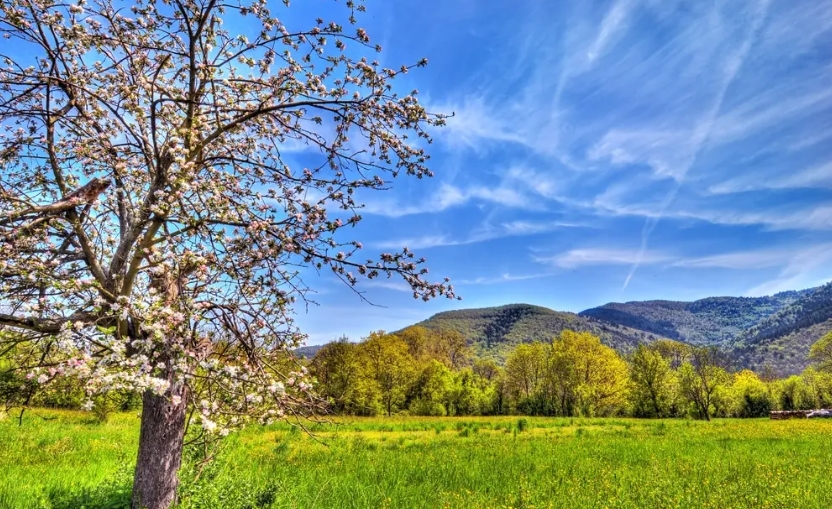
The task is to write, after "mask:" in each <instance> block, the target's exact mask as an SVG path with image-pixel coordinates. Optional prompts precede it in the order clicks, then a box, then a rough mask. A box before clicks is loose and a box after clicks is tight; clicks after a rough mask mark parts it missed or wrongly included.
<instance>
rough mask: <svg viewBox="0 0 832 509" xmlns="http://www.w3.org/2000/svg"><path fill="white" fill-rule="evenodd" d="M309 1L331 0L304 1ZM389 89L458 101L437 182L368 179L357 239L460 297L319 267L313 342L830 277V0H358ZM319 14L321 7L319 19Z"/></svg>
mask: <svg viewBox="0 0 832 509" xmlns="http://www.w3.org/2000/svg"><path fill="white" fill-rule="evenodd" d="M308 5H310V7H309V8H310V9H320V8H323V9H324V12H325V11H326V9H329V8H331V7H333V6H330V5H329V3H328V2H316V3H314V4H308ZM367 8H368V12H367V13H366V15H364V16H363V17H362V18H361V19H360V24H361V25H362V26H364V27H365V28H367V30H368V32H369V34H370V37H371V38H372V40H373V42H378V43H380V44H382V45H383V46H384V48H385V52H384V54H383V61H384V62H383V63H385V64H388V65H392V64H402V63H412V62H415V61H416V60H418V59H419V58H421V57H427V58H428V59H429V62H430V64H429V65H428V67H427V68H425V69H421V70H418V71H414V72H412V73H410V74H408V76H407V81H406V82H403V83H400V86H401V90H403V91H405V92H406V91H408V90H409V89H410V88H413V87H415V88H418V89H419V90H420V94H421V97H422V100H423V102H425V103H426V104H427V105H429V106H430V108H431V109H432V110H433V111H438V112H445V113H450V112H453V113H455V116H454V118H452V119H451V120H450V121H449V122H448V126H447V127H446V128H443V129H441V130H437V131H436V132H435V133H434V144H433V145H432V151H431V154H432V165H431V166H432V169H433V170H434V172H435V174H436V176H435V177H434V178H432V179H423V180H416V179H398V180H396V181H395V182H394V188H393V190H391V191H388V192H383V193H374V194H371V195H367V196H364V198H365V203H366V205H367V207H366V209H365V210H364V212H363V216H364V217H365V220H364V221H363V222H362V223H361V225H360V226H359V227H358V228H357V229H356V230H355V231H354V232H355V238H356V239H357V240H360V241H362V242H363V243H364V246H365V251H366V254H367V255H371V254H377V253H378V252H381V251H388V250H392V249H397V248H401V247H403V246H407V247H409V248H411V249H413V250H414V251H416V252H417V254H418V255H420V256H424V257H426V258H427V259H428V261H429V266H430V268H431V274H432V275H434V276H435V277H436V278H439V277H441V276H448V277H450V278H451V279H452V282H453V283H454V284H455V287H456V289H457V290H458V292H459V293H460V294H461V295H462V296H463V299H464V300H463V301H462V302H451V301H443V300H437V301H434V302H430V303H427V304H425V303H423V302H421V301H416V300H413V298H412V296H410V293H409V292H408V291H407V288H406V287H405V285H404V284H403V283H401V282H400V281H397V280H394V279H391V280H384V281H374V282H370V283H366V282H365V283H364V284H361V286H360V290H361V291H364V292H365V296H366V297H367V298H368V299H369V300H371V301H372V302H374V303H376V304H379V305H383V306H384V307H373V306H369V305H367V304H366V303H364V302H362V301H361V300H360V299H359V298H358V297H357V296H356V295H355V294H354V293H353V292H352V291H351V290H350V289H349V288H346V287H345V286H344V285H343V284H341V283H340V282H338V281H337V280H334V279H333V278H331V277H327V276H326V275H323V276H321V277H320V278H318V277H314V276H313V277H312V278H311V279H310V280H309V281H308V283H309V284H310V285H311V286H312V287H313V288H314V289H316V290H317V291H318V293H317V294H316V295H315V296H314V298H315V300H317V302H318V303H319V304H320V306H318V307H316V306H311V307H309V309H308V311H306V310H305V309H303V308H299V309H298V316H297V321H298V323H299V325H300V326H301V327H302V328H303V329H304V330H305V331H306V332H307V333H308V334H309V335H310V341H309V343H310V344H315V343H322V342H325V341H328V340H331V339H334V338H336V337H338V336H340V335H341V334H346V335H347V336H349V337H350V338H351V339H353V340H358V339H360V338H361V337H362V336H366V335H367V333H368V332H369V331H371V330H376V329H385V330H395V329H398V328H400V327H403V326H406V325H408V324H411V323H414V322H416V321H419V320H422V319H425V318H427V317H428V316H430V315H432V314H434V313H436V312H439V311H442V310H447V309H457V308H462V307H481V306H494V305H501V304H508V303H513V302H526V303H532V304H538V305H542V306H547V307H551V308H553V309H557V310H566V311H580V310H583V309H586V308H589V307H593V306H597V305H600V304H603V303H606V302H610V301H628V300H644V299H679V300H693V299H697V298H702V297H706V296H711V295H766V294H771V293H775V292H778V291H782V290H789V289H799V288H805V287H810V286H816V285H819V284H821V283H824V282H826V281H829V280H830V279H832V2H830V1H828V0H820V1H818V0H811V1H808V0H807V1H804V0H789V1H785V0H771V1H725V2H700V1H683V2H681V1H680V2H674V1H671V0H613V1H604V2H553V1H531V0H516V1H513V2H504V1H487V0H476V1H475V0H444V1H433V0H427V1H419V2H416V1H395V2H380V1H375V2H374V1H370V2H368V3H367ZM322 17H325V18H326V16H322Z"/></svg>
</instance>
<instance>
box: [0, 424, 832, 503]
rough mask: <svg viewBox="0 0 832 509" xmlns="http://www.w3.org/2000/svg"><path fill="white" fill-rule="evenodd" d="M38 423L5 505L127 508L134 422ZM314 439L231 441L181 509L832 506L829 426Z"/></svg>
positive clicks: (397, 428) (185, 495)
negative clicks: (234, 508)
mask: <svg viewBox="0 0 832 509" xmlns="http://www.w3.org/2000/svg"><path fill="white" fill-rule="evenodd" d="M39 413H40V415H39V416H36V415H34V414H31V415H30V416H28V417H26V418H25V419H24V424H23V426H22V427H18V426H17V424H16V422H13V421H10V420H7V421H5V422H1V423H0V507H4V504H5V506H6V507H26V508H28V507H44V508H47V507H52V508H54V507H121V506H123V504H124V503H126V501H127V500H128V498H129V493H128V492H129V482H130V480H129V472H130V469H131V468H132V462H133V455H134V452H135V447H136V436H137V432H138V419H137V418H136V416H135V414H133V415H127V414H122V415H117V416H114V417H113V418H112V419H111V420H110V421H109V422H108V423H107V424H103V425H101V424H94V423H93V422H92V421H88V420H86V419H85V417H84V416H83V415H82V414H77V413H66V412H39ZM44 418H46V419H50V420H46V419H44ZM521 421H522V422H521ZM313 432H314V435H315V436H314V437H310V436H308V435H307V434H305V433H302V432H298V431H296V429H295V428H292V427H290V426H288V425H285V424H281V425H276V426H272V427H268V428H260V427H252V428H249V429H247V430H245V431H244V432H242V433H239V434H236V435H232V437H230V439H229V440H228V441H227V442H226V444H225V447H224V450H223V451H222V453H221V454H220V456H219V459H218V460H217V461H216V462H214V463H213V464H212V465H210V466H209V467H208V468H207V469H206V470H204V471H202V472H201V473H199V475H198V476H197V474H196V471H195V470H194V469H193V468H192V467H191V466H188V467H186V468H185V469H184V471H183V475H182V477H183V484H182V506H183V507H185V508H202V507H205V508H209V507H211V508H213V507H228V508H233V507H239V508H243V507H246V508H256V507H279V508H315V507H318V508H362V509H364V508H376V507H390V508H417V507H418V508H442V507H460V508H463V507H464V508H468V507H483V508H485V507H488V508H509V507H513V508H520V507H525V508H561V507H563V508H576V507H593V508H594V507H598V508H602V507H620V508H647V507H662V508H670V507H680V508H681V507H685V508H687V507H718V508H726V507H731V508H738V507H748V508H765V507H789V508H802V507H806V508H813V507H817V508H825V507H829V501H830V495H829V494H830V493H832V477H830V476H829V468H828V466H829V465H830V464H832V423H830V422H821V421H806V420H803V421H797V420H795V421H768V420H742V421H740V420H715V421H713V422H710V423H705V422H695V421H673V420H668V421H639V420H631V419H547V418H532V417H525V418H523V419H522V420H518V419H517V418H516V417H515V418H510V417H489V418H465V419H453V418H414V417H410V418H388V419H344V420H343V422H341V423H340V424H333V425H317V426H313ZM69 504H75V505H69ZM96 504H97V505H96ZM107 504H109V505H107ZM118 504H122V505H121V506H119V505H118Z"/></svg>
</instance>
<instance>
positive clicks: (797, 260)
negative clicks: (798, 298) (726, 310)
mask: <svg viewBox="0 0 832 509" xmlns="http://www.w3.org/2000/svg"><path fill="white" fill-rule="evenodd" d="M830 262H832V245H830V244H822V245H818V246H815V247H813V248H809V249H801V250H795V252H794V253H793V255H792V257H791V259H790V260H789V261H788V263H787V264H786V265H785V266H784V267H783V268H782V269H781V270H780V272H779V274H778V275H777V277H775V278H774V279H772V280H770V281H766V282H765V283H762V284H760V285H757V286H755V287H754V288H751V289H750V290H748V292H746V294H747V295H749V296H760V295H772V294H774V293H777V292H782V291H786V290H794V289H795V288H808V287H811V286H815V285H816V283H817V282H818V281H819V280H828V279H829V278H830V277H831V276H832V270H830V269H829V266H830Z"/></svg>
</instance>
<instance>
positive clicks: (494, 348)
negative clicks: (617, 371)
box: [417, 304, 658, 361]
mask: <svg viewBox="0 0 832 509" xmlns="http://www.w3.org/2000/svg"><path fill="white" fill-rule="evenodd" d="M417 325H418V326H420V327H424V328H427V329H432V330H453V331H457V332H459V333H460V334H461V335H462V336H463V337H464V338H465V339H466V340H467V341H468V343H469V344H470V345H471V346H472V348H473V350H474V352H475V353H476V354H477V356H478V357H480V358H485V357H489V358H492V359H495V360H497V361H504V360H505V359H506V358H507V356H508V352H509V351H511V349H512V348H513V347H514V346H516V345H519V344H521V343H530V342H536V341H544V342H548V341H549V339H550V338H552V337H553V336H556V335H558V334H560V333H561V332H562V331H564V330H573V331H579V332H591V333H592V334H594V335H596V336H598V337H600V338H601V339H602V340H603V341H604V343H605V344H608V345H611V346H613V347H615V348H616V349H618V350H619V351H622V352H626V351H629V350H631V349H632V348H633V347H634V346H635V345H636V344H638V343H641V342H649V341H652V340H655V339H658V337H656V336H655V335H653V334H649V333H645V332H643V331H637V330H633V329H630V328H628V327H623V326H619V325H616V324H612V323H609V322H601V321H597V320H594V319H592V318H589V317H582V316H579V315H576V314H574V313H562V312H557V311H552V310H551V309H547V308H544V307H540V306H531V305H528V304H511V305H507V306H500V307H494V308H481V309H462V310H457V311H445V312H442V313H437V314H436V315H434V316H432V317H431V318H429V319H428V320H425V321H423V322H420V323H419V324H417Z"/></svg>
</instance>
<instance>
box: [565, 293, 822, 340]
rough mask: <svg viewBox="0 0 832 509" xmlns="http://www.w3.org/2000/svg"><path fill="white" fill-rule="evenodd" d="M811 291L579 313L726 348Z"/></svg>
mask: <svg viewBox="0 0 832 509" xmlns="http://www.w3.org/2000/svg"><path fill="white" fill-rule="evenodd" d="M815 290H816V289H809V290H802V291H790V292H782V293H778V294H776V295H772V296H767V297H708V298H705V299H700V300H697V301H693V302H678V301H665V300H654V301H640V302H625V303H618V302H611V303H609V304H604V305H603V306H599V307H597V308H592V309H587V310H586V311H581V313H579V314H580V315H581V316H591V317H593V318H596V319H598V320H604V321H607V322H612V323H617V324H620V325H625V326H628V327H632V328H636V329H641V330H645V331H650V332H653V333H654V334H659V335H662V336H665V337H668V338H670V339H675V340H677V341H683V342H685V343H689V344H693V345H718V346H727V345H729V344H731V343H732V342H733V341H734V340H735V338H736V337H737V336H738V335H739V334H742V333H744V332H745V331H746V330H747V329H749V328H751V327H753V326H755V325H756V324H758V323H760V322H761V321H762V320H764V319H766V318H768V317H770V316H772V315H775V314H776V313H778V312H779V311H781V310H782V309H784V308H787V307H789V306H790V305H791V304H793V303H795V302H797V301H799V300H801V299H802V298H803V297H805V296H807V295H811V294H812V293H813V292H814V291H815Z"/></svg>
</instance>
